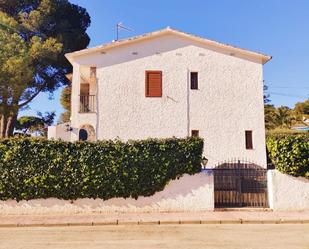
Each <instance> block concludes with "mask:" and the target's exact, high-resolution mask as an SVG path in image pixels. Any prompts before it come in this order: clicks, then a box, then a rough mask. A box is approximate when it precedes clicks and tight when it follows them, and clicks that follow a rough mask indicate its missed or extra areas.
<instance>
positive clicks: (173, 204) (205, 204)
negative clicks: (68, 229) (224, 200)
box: [0, 170, 214, 214]
mask: <svg viewBox="0 0 309 249" xmlns="http://www.w3.org/2000/svg"><path fill="white" fill-rule="evenodd" d="M213 209H214V184H213V174H212V172H211V171H207V170H204V171H202V172H201V173H199V174H195V175H192V176H190V175H184V176H183V177H181V178H179V179H178V180H177V179H176V180H173V181H171V182H170V183H169V184H168V185H167V186H166V187H165V189H164V190H163V191H161V192H157V193H156V194H154V195H153V196H149V197H139V198H138V199H137V200H135V199H132V198H127V199H124V198H113V199H109V200H106V201H103V200H101V199H96V200H93V199H78V200H76V201H73V202H71V201H65V200H59V199H56V198H49V199H36V200H30V201H20V202H16V201H14V200H10V201H1V202H0V213H1V214H46V213H86V212H88V213H89V212H100V213H104V212H107V213H108V212H172V211H173V212H177V211H206V210H213Z"/></svg>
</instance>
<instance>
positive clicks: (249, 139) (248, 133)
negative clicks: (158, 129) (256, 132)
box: [245, 131, 253, 150]
mask: <svg viewBox="0 0 309 249" xmlns="http://www.w3.org/2000/svg"><path fill="white" fill-rule="evenodd" d="M245 134H246V149H247V150H252V149H253V139H252V131H246V132H245Z"/></svg>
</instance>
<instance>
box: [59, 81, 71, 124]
mask: <svg viewBox="0 0 309 249" xmlns="http://www.w3.org/2000/svg"><path fill="white" fill-rule="evenodd" d="M60 103H61V105H62V107H63V108H64V109H65V111H64V112H63V113H62V114H61V116H60V120H59V122H60V123H65V122H69V121H70V116H71V87H70V86H67V87H65V88H63V90H62V92H61V96H60Z"/></svg>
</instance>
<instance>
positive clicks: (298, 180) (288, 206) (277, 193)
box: [267, 170, 309, 211]
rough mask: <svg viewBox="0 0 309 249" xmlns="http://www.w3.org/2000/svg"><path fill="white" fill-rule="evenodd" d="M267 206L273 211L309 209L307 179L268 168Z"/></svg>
mask: <svg viewBox="0 0 309 249" xmlns="http://www.w3.org/2000/svg"><path fill="white" fill-rule="evenodd" d="M267 178H268V179H267V180H268V200H269V207H270V208H271V209H273V210H274V211H284V210H286V211H288V210H294V211H296V210H309V180H308V179H305V178H303V177H293V176H289V175H286V174H282V173H280V172H279V171H278V170H268V172H267Z"/></svg>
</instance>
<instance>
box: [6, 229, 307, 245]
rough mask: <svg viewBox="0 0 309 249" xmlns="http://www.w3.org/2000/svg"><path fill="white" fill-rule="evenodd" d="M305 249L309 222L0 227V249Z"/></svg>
mask: <svg viewBox="0 0 309 249" xmlns="http://www.w3.org/2000/svg"><path fill="white" fill-rule="evenodd" d="M4 248H5V249H21V248H22V249H28V248H29V249H39V248H40V249H41V248H43V249H49V248H57V249H62V248H66V249H68V248H72V249H97V248H100V249H102V248H109V249H114V248H125V249H131V248H132V249H138V248H143V249H151V248H160V249H163V248H177V249H183V248H186V249H194V248H203V249H205V248H206V249H208V248H211V249H216V248H220V249H222V248H224V249H231V248H235V249H236V248H237V249H239V248H245V249H255V248H258V249H260V248H263V249H270V248H276V249H279V248H280V249H283V248H289V249H290V248H293V249H294V248H295V249H309V224H273V225H270V224H268V225H263V224H262V225H258V224H248V225H245V224H235V225H233V224H226V225H224V224H213V225H199V224H197V225H127V226H126V225H118V226H89V227H87V226H79V227H77V226H76V227H20V228H0V249H4Z"/></svg>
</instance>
